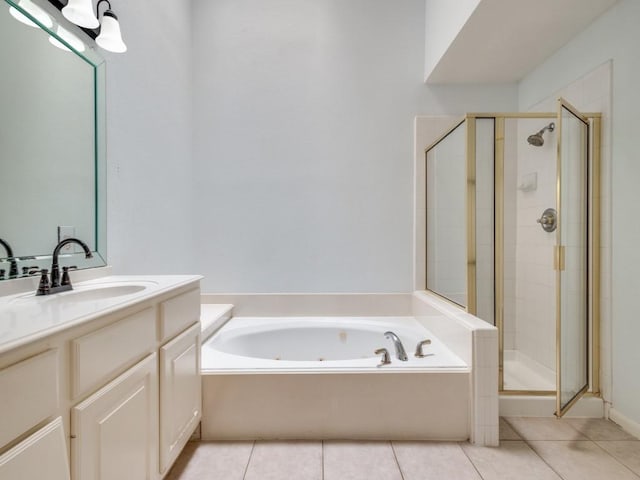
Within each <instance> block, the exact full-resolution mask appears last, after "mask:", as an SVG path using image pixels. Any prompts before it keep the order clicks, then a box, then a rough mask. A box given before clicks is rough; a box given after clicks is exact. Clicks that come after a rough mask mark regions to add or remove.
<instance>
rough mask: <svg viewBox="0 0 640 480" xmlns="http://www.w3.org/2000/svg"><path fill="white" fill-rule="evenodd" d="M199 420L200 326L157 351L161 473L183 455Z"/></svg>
mask: <svg viewBox="0 0 640 480" xmlns="http://www.w3.org/2000/svg"><path fill="white" fill-rule="evenodd" d="M201 416H202V381H201V379H200V324H199V323H196V324H194V325H193V326H192V327H191V328H189V329H188V330H187V331H186V332H184V333H182V334H180V335H178V336H177V337H176V338H175V339H173V340H172V341H170V342H169V343H167V344H166V345H164V346H162V347H161V348H160V418H161V425H160V471H161V472H162V473H165V472H166V471H167V470H168V468H169V467H170V466H171V465H172V464H173V462H174V461H175V459H176V458H177V456H178V455H179V454H180V452H181V451H182V448H183V447H184V445H185V443H187V441H188V440H189V437H190V436H191V433H192V432H193V431H194V430H195V428H196V427H197V426H198V423H199V422H200V418H201Z"/></svg>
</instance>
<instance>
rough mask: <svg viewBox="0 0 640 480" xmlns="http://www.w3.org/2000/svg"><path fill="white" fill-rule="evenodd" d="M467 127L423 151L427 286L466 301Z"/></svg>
mask: <svg viewBox="0 0 640 480" xmlns="http://www.w3.org/2000/svg"><path fill="white" fill-rule="evenodd" d="M465 142H466V130H465V122H462V123H461V124H460V125H458V126H457V127H456V128H455V129H454V130H452V131H451V132H449V134H448V135H447V136H446V137H444V138H443V139H441V140H440V141H439V142H438V143H437V144H436V145H435V146H433V147H431V148H430V149H429V150H428V151H427V153H426V162H427V169H426V171H427V178H426V180H427V182H426V187H427V205H426V207H427V289H428V290H431V291H432V292H435V293H437V294H439V295H442V296H443V297H445V298H448V299H449V300H451V301H453V302H455V303H457V304H459V305H462V306H466V305H467V232H466V219H467V214H466V186H467V182H466V178H467V177H466V156H465V154H466V143H465Z"/></svg>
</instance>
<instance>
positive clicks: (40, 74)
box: [0, 0, 106, 279]
mask: <svg viewBox="0 0 640 480" xmlns="http://www.w3.org/2000/svg"><path fill="white" fill-rule="evenodd" d="M0 31H2V38H3V41H2V43H1V45H0V62H1V64H2V65H3V69H2V70H3V73H2V76H0V165H1V167H2V168H1V170H0V172H1V174H0V219H1V220H0V238H1V239H2V240H4V242H6V243H7V244H8V245H10V247H11V249H12V251H13V256H14V257H15V258H16V262H17V267H18V268H17V271H18V276H22V275H23V268H26V269H32V270H33V269H35V268H31V267H38V268H49V267H50V264H51V253H52V252H53V249H54V247H55V246H56V244H57V243H58V242H59V240H61V239H63V238H66V237H70V236H72V237H76V238H79V239H81V240H82V241H84V242H85V243H87V245H88V246H89V247H90V248H91V250H92V251H93V252H94V258H93V259H85V258H84V255H83V254H81V253H80V252H81V249H80V248H79V247H77V246H75V245H70V246H68V247H66V248H65V249H64V250H63V251H62V254H61V257H60V260H61V262H60V263H61V264H64V265H77V266H78V268H89V267H96V266H103V265H105V259H106V248H105V247H106V245H105V243H106V242H105V241H106V216H105V210H106V205H105V203H106V202H105V185H106V175H105V174H106V168H105V144H104V142H105V136H104V126H105V125H104V111H105V109H104V81H105V71H104V70H105V65H104V60H103V59H101V58H100V56H99V55H98V54H97V53H96V52H95V50H92V49H91V48H90V47H89V46H87V45H86V44H85V43H84V40H85V39H86V37H84V33H82V31H81V30H79V29H77V28H74V26H72V25H71V24H70V23H68V22H66V21H65V20H64V19H62V17H61V16H60V15H59V13H58V12H57V11H56V10H55V9H53V8H51V7H50V6H49V5H48V4H46V2H43V1H40V2H39V3H37V4H36V3H35V1H34V2H32V1H29V0H19V1H18V0H4V2H0ZM5 250H6V248H2V246H0V269H1V270H4V271H5V274H4V275H0V279H6V278H8V277H9V272H10V270H11V262H10V261H9V259H8V258H6V257H7V256H8V254H6V253H5ZM14 267H15V265H14ZM13 270H14V271H15V268H14V269H13ZM0 273H2V272H0ZM24 274H26V270H25V273H24Z"/></svg>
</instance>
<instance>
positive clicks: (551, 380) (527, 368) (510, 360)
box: [504, 350, 556, 390]
mask: <svg viewBox="0 0 640 480" xmlns="http://www.w3.org/2000/svg"><path fill="white" fill-rule="evenodd" d="M555 389H556V373H555V372H554V371H553V370H551V369H550V368H548V367H545V366H544V365H542V364H541V363H539V362H537V361H535V360H533V359H532V358H531V357H529V356H527V355H525V354H523V353H522V352H520V351H519V350H505V351H504V390H555Z"/></svg>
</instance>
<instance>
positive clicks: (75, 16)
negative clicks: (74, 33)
mask: <svg viewBox="0 0 640 480" xmlns="http://www.w3.org/2000/svg"><path fill="white" fill-rule="evenodd" d="M64 1H65V0H49V3H50V4H52V5H53V6H54V7H56V8H57V9H58V10H60V11H61V12H62V14H63V15H64V16H65V18H66V19H67V20H69V21H71V22H73V23H75V24H76V25H78V26H79V27H80V28H81V29H82V31H83V32H84V33H86V34H87V35H89V36H90V37H91V38H93V39H94V40H95V41H96V44H97V45H98V46H99V47H101V48H103V49H105V50H107V51H109V52H114V53H124V52H126V51H127V46H126V45H125V43H124V42H123V41H122V33H121V31H120V23H119V22H118V17H117V16H116V14H115V13H113V10H111V2H110V1H109V0H98V3H97V4H96V10H95V14H94V11H93V1H94V0H68V1H67V3H66V4H65V3H63V2H64ZM101 3H106V4H107V9H106V10H104V12H103V13H102V22H101V21H100V20H99V18H100V4H101Z"/></svg>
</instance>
